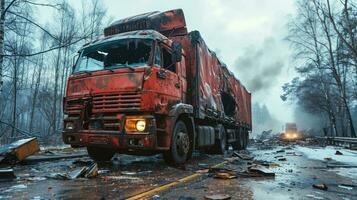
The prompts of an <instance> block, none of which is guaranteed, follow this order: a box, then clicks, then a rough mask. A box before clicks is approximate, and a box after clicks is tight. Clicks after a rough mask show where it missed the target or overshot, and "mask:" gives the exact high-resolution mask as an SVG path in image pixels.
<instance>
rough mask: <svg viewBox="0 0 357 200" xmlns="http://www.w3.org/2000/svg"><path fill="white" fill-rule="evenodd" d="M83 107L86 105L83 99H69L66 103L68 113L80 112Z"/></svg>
mask: <svg viewBox="0 0 357 200" xmlns="http://www.w3.org/2000/svg"><path fill="white" fill-rule="evenodd" d="M83 109H84V105H83V102H82V101H81V100H69V101H67V102H66V104H65V111H66V113H68V114H80V113H81V110H83Z"/></svg>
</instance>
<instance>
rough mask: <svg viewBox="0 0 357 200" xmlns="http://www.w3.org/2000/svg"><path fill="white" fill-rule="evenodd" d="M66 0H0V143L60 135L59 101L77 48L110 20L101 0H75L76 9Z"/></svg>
mask: <svg viewBox="0 0 357 200" xmlns="http://www.w3.org/2000/svg"><path fill="white" fill-rule="evenodd" d="M70 3H73V2H70V1H67V0H53V1H51V0H48V1H36V0H1V1H0V4H1V5H0V10H1V19H0V83H1V84H0V90H1V91H0V142H1V143H9V142H11V141H14V140H16V139H19V138H23V137H29V136H36V137H38V138H39V139H40V141H42V142H44V143H51V144H55V143H60V141H61V131H62V119H63V114H62V101H63V96H64V92H65V86H66V79H67V77H68V76H69V75H70V73H71V70H72V66H73V63H74V62H75V58H76V54H77V51H78V49H79V48H80V47H81V46H82V45H83V44H85V43H88V42H89V41H91V40H94V39H95V38H96V37H98V36H100V35H101V34H102V30H103V27H104V26H106V25H108V24H109V22H110V19H108V18H107V16H106V7H105V6H104V4H103V3H102V2H101V1H100V0H83V1H78V2H76V3H80V6H79V7H80V9H78V8H74V7H73V6H72V5H71V4H70ZM77 7H78V6H77ZM42 12H46V13H45V14H44V13H42Z"/></svg>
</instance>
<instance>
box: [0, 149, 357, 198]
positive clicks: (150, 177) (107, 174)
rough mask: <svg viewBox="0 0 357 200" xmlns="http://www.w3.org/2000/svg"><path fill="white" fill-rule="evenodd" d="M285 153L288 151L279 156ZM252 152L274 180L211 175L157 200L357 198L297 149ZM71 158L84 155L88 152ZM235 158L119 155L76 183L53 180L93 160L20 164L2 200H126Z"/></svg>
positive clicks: (333, 172)
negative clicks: (178, 160)
mask: <svg viewBox="0 0 357 200" xmlns="http://www.w3.org/2000/svg"><path fill="white" fill-rule="evenodd" d="M282 149H283V150H284V151H282V152H277V151H278V150H282ZM249 151H250V152H251V154H252V155H254V157H255V158H254V159H255V160H261V161H269V162H272V163H275V164H278V165H279V166H276V165H274V167H270V168H269V170H271V171H273V172H275V174H276V175H275V177H270V178H261V177H259V178H252V177H241V176H238V177H237V178H235V179H228V180H221V179H215V178H213V177H212V174H210V173H207V174H203V175H202V176H201V177H200V178H198V179H196V180H194V181H192V182H190V183H186V184H183V185H180V186H177V187H175V188H172V189H170V190H168V191H165V192H162V193H159V194H157V195H156V196H155V197H154V198H155V199H179V198H180V197H181V199H184V197H186V198H188V197H191V198H195V199H204V197H205V196H206V195H210V194H226V195H229V196H231V197H232V199H345V200H348V199H351V200H352V199H357V187H354V186H355V185H357V179H356V178H354V177H350V176H341V175H339V174H340V173H339V171H341V170H344V169H329V168H326V165H327V162H330V161H318V160H311V159H308V158H307V156H305V155H303V154H302V153H300V152H299V151H298V150H297V149H296V148H294V147H293V148H291V147H288V148H287V147H281V146H277V147H274V148H270V149H257V148H256V147H255V146H252V147H250V148H249ZM69 153H71V154H81V153H83V150H79V151H75V152H69ZM230 157H232V152H229V153H228V154H227V155H225V156H219V155H207V154H201V153H195V154H194V156H193V159H192V160H191V161H190V162H189V163H188V164H187V165H186V166H185V167H181V168H173V167H169V166H167V165H166V164H165V163H164V161H163V160H162V158H161V156H159V155H158V156H151V157H139V156H128V155H118V156H117V157H115V158H114V159H113V160H112V162H109V163H100V164H99V175H98V176H97V177H95V178H91V179H87V178H78V179H74V180H57V179H53V178H49V177H50V176H51V175H53V174H56V173H64V172H69V171H73V170H75V169H77V168H80V167H81V166H84V165H86V162H89V161H91V160H90V159H89V158H88V157H86V156H85V157H81V158H70V159H62V160H55V161H49V162H39V163H29V164H22V165H16V166H15V167H14V171H15V174H16V176H17V179H14V180H11V181H9V180H7V181H1V182H0V199H124V198H128V197H131V196H134V195H136V194H139V193H141V192H144V191H147V190H150V189H153V188H157V187H159V186H161V185H164V184H167V183H170V182H173V181H175V180H177V179H180V178H183V177H186V176H189V175H191V174H193V173H195V172H196V171H197V170H200V169H206V168H208V166H212V165H214V164H217V163H220V162H222V161H224V160H225V159H227V158H230ZM280 158H286V161H279V160H278V159H280ZM356 159H357V157H356ZM249 162H252V161H247V160H241V159H236V160H234V161H232V162H230V163H229V164H226V165H225V166H224V168H227V169H232V170H235V171H238V172H240V171H244V170H246V168H247V166H248V165H249ZM319 183H324V184H326V185H327V186H328V190H327V191H324V190H319V189H316V188H313V187H312V185H313V184H319ZM342 184H345V185H342Z"/></svg>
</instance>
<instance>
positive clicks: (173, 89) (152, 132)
mask: <svg viewBox="0 0 357 200" xmlns="http://www.w3.org/2000/svg"><path fill="white" fill-rule="evenodd" d="M63 105H64V106H63V109H64V115H65V117H64V130H63V135H62V136H63V141H64V142H65V143H66V144H70V145H72V146H73V147H87V150H88V154H89V155H90V157H91V158H93V159H94V160H96V161H107V160H110V159H111V158H112V157H113V155H114V154H115V153H125V154H136V155H138V154H140V155H152V154H157V153H163V157H164V159H165V161H166V162H168V163H170V164H183V163H185V162H186V161H187V160H188V159H189V158H190V157H191V155H192V152H193V150H195V149H199V150H204V151H209V152H212V153H224V152H225V151H226V150H227V149H228V146H229V145H232V147H233V149H244V148H245V147H246V146H247V142H248V137H249V132H250V131H251V128H252V119H251V94H250V93H249V92H248V91H247V90H246V88H245V87H244V86H243V85H242V84H241V83H240V81H239V80H237V79H236V78H235V77H234V75H233V73H232V72H230V71H229V70H228V68H227V66H226V65H225V64H224V63H222V62H221V61H220V60H219V59H218V58H217V56H216V55H215V53H214V52H213V51H211V50H210V49H209V48H208V47H207V45H206V44H205V42H204V40H203V39H202V37H201V36H200V33H199V32H198V31H192V32H188V31H187V28H186V22H185V17H184V14H183V11H182V10H181V9H177V10H170V11H166V12H150V13H145V14H141V15H137V16H133V17H129V18H126V19H122V20H119V21H116V22H114V23H113V24H111V25H110V26H109V27H107V28H105V29H104V36H103V37H101V38H99V39H97V40H95V41H92V42H91V43H89V44H86V45H84V46H83V48H81V50H80V51H79V58H78V59H77V61H76V63H75V64H74V66H73V73H72V74H71V76H70V77H69V78H68V82H67V88H66V95H65V98H64V100H63Z"/></svg>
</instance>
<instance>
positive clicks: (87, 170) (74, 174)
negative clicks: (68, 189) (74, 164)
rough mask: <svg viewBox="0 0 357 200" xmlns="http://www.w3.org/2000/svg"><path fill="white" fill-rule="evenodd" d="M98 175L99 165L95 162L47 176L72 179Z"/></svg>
mask: <svg viewBox="0 0 357 200" xmlns="http://www.w3.org/2000/svg"><path fill="white" fill-rule="evenodd" d="M97 175H98V165H97V163H93V164H92V165H90V166H89V167H81V168H78V169H75V170H73V171H71V172H69V173H55V174H50V175H48V176H46V177H47V178H52V179H58V180H72V179H77V178H81V177H84V178H93V177H96V176H97Z"/></svg>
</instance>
